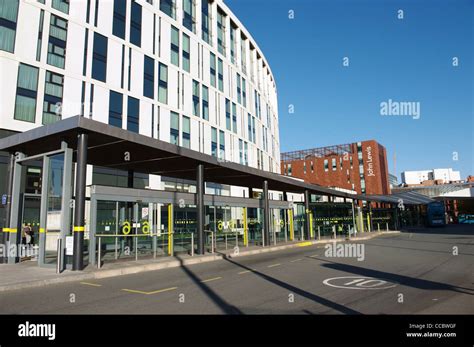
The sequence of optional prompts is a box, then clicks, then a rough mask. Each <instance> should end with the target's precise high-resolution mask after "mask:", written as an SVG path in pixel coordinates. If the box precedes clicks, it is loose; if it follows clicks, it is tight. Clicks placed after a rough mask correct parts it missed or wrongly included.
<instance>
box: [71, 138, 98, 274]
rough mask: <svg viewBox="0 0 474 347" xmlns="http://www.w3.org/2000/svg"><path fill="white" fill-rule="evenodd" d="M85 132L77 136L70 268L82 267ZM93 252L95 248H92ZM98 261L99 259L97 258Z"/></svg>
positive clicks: (85, 157) (75, 269)
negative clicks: (72, 243) (72, 241)
mask: <svg viewBox="0 0 474 347" xmlns="http://www.w3.org/2000/svg"><path fill="white" fill-rule="evenodd" d="M87 140H88V135H87V134H84V133H82V134H79V135H78V137H77V162H76V164H77V168H76V191H75V201H74V228H73V230H74V255H73V260H72V270H73V271H77V270H79V271H80V270H82V269H83V268H84V225H85V219H84V217H85V205H86V169H87ZM92 251H93V252H95V250H92ZM99 261H100V260H99Z"/></svg>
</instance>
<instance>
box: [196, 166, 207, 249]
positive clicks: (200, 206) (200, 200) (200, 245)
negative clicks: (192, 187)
mask: <svg viewBox="0 0 474 347" xmlns="http://www.w3.org/2000/svg"><path fill="white" fill-rule="evenodd" d="M196 199H197V201H196V206H197V250H196V253H197V254H204V220H205V216H204V213H205V209H204V165H202V164H199V165H198V166H197V172H196Z"/></svg>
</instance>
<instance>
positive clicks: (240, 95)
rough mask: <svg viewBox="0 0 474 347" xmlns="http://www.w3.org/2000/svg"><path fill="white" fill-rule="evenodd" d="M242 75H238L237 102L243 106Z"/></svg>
mask: <svg viewBox="0 0 474 347" xmlns="http://www.w3.org/2000/svg"><path fill="white" fill-rule="evenodd" d="M241 82H242V81H241V80H240V75H239V73H237V102H238V103H239V104H242V88H241Z"/></svg>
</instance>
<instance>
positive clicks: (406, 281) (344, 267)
mask: <svg viewBox="0 0 474 347" xmlns="http://www.w3.org/2000/svg"><path fill="white" fill-rule="evenodd" d="M311 259H313V260H319V261H323V262H324V264H321V266H323V267H325V268H329V269H332V270H337V271H343V272H349V273H353V274H356V275H361V276H366V277H374V278H379V279H382V280H388V281H392V282H397V283H399V284H402V285H404V286H408V287H413V288H418V289H424V290H451V291H454V292H457V293H462V294H467V295H474V289H473V288H464V287H458V286H452V285H450V284H445V283H440V282H434V281H429V280H424V279H421V278H414V277H408V276H403V275H397V274H394V273H390V272H384V271H378V270H372V269H366V268H363V267H359V266H354V265H349V264H341V263H336V262H332V261H330V260H327V259H325V258H315V257H313V258H311Z"/></svg>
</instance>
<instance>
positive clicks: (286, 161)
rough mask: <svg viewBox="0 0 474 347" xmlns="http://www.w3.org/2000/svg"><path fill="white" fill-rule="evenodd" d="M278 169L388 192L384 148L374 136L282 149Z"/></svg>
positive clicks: (327, 182) (352, 187)
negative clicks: (332, 144)
mask: <svg viewBox="0 0 474 347" xmlns="http://www.w3.org/2000/svg"><path fill="white" fill-rule="evenodd" d="M281 172H282V174H283V175H286V176H292V177H297V178H301V179H304V180H305V181H306V182H309V183H313V184H319V185H321V186H326V187H338V188H342V189H348V190H352V191H356V192H357V193H359V194H390V185H389V179H388V165H387V152H386V150H385V147H384V146H382V145H380V144H379V143H378V142H376V141H374V140H370V141H362V142H357V143H350V144H344V145H335V146H328V147H320V148H313V149H306V150H299V151H294V152H286V153H282V155H281Z"/></svg>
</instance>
